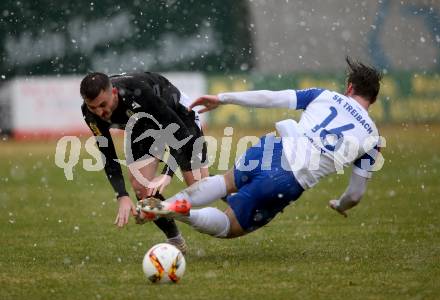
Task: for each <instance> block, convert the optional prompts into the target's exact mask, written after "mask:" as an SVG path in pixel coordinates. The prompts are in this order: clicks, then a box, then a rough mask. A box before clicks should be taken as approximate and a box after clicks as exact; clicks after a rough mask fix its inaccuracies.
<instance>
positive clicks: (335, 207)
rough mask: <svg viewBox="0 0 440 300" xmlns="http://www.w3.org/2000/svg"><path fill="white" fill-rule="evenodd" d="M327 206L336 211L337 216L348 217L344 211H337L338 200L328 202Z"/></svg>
mask: <svg viewBox="0 0 440 300" xmlns="http://www.w3.org/2000/svg"><path fill="white" fill-rule="evenodd" d="M328 206H330V208H331V209H333V210H335V211H337V212H338V213H339V214H341V215H343V216H344V217H348V215H347V213H346V212H345V211H343V210H340V209H339V201H338V200H330V201H329V202H328Z"/></svg>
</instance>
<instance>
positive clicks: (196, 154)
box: [126, 105, 208, 171]
mask: <svg viewBox="0 0 440 300" xmlns="http://www.w3.org/2000/svg"><path fill="white" fill-rule="evenodd" d="M176 113H177V115H178V116H179V118H180V119H181V120H182V121H183V123H184V124H185V126H186V129H187V130H188V131H189V133H190V135H191V136H192V137H191V139H190V140H189V141H188V142H187V143H186V144H185V146H184V147H181V148H180V149H174V148H173V147H171V146H170V145H167V146H168V149H169V152H170V155H171V157H172V158H174V159H175V162H176V163H177V165H178V166H179V168H180V169H181V170H182V171H191V170H197V169H200V168H201V167H203V166H206V165H207V164H208V160H207V146H206V142H205V140H204V138H203V131H202V129H201V128H200V127H199V125H198V124H199V120H198V115H196V113H195V112H194V111H190V112H188V111H187V109H186V108H185V107H184V106H183V105H179V107H178V108H177V111H176ZM146 122H147V123H146ZM148 129H156V130H157V129H159V128H158V126H157V124H156V123H154V122H153V121H152V120H144V122H143V123H142V124H140V125H138V124H136V125H135V126H134V128H133V136H132V138H131V153H132V154H133V159H134V161H137V160H141V159H146V158H148V157H151V156H154V157H156V158H158V159H160V160H162V159H163V157H164V155H165V149H166V148H165V147H162V146H164V145H161V147H159V149H157V148H155V149H152V146H153V145H154V142H155V141H156V140H157V137H156V138H155V137H152V136H147V137H144V138H142V139H141V140H140V141H138V142H135V141H136V137H138V136H140V135H141V134H143V133H144V132H145V131H146V130H148ZM188 146H189V147H188ZM126 149H127V148H126ZM188 150H191V151H188ZM126 154H127V153H126ZM127 160H128V163H130V160H129V159H128V158H127Z"/></svg>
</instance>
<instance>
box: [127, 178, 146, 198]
mask: <svg viewBox="0 0 440 300" xmlns="http://www.w3.org/2000/svg"><path fill="white" fill-rule="evenodd" d="M130 184H131V186H132V187H133V190H134V192H135V194H136V197H137V198H138V199H141V198H143V196H144V195H143V194H144V193H145V191H146V189H145V187H144V186H143V185H142V184H141V183H140V182H139V181H137V180H136V178H134V177H133V178H130Z"/></svg>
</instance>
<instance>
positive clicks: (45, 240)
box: [0, 125, 440, 299]
mask: <svg viewBox="0 0 440 300" xmlns="http://www.w3.org/2000/svg"><path fill="white" fill-rule="evenodd" d="M219 132H221V131H219ZM207 133H208V134H210V131H209V130H208V131H207ZM246 133H247V131H246V130H243V131H240V133H237V132H236V133H235V134H234V135H235V136H239V135H244V134H246ZM259 133H262V132H259ZM381 133H382V135H383V136H385V137H386V139H387V145H386V148H384V149H383V155H384V157H385V159H386V163H385V165H384V168H383V169H382V170H381V171H380V172H379V173H377V174H375V176H374V178H373V180H372V181H371V182H370V183H369V187H368V191H367V193H366V195H365V196H364V198H363V199H362V201H361V204H360V205H359V206H357V207H356V208H354V209H353V210H352V211H350V212H349V218H347V219H344V218H343V217H341V216H340V215H337V214H336V213H334V212H333V211H331V210H330V209H328V208H327V207H326V206H327V202H328V200H329V199H332V198H335V197H338V196H339V195H340V194H341V193H342V192H343V190H344V188H345V185H346V184H347V175H348V174H346V175H342V176H341V175H333V176H331V177H329V178H327V179H326V180H324V181H323V182H321V183H320V184H319V185H318V186H317V187H315V188H314V189H313V190H310V191H307V192H306V193H304V194H303V196H302V197H301V198H300V199H299V200H298V201H297V202H296V203H295V204H293V205H291V206H289V207H288V208H287V209H286V210H285V211H284V213H282V214H280V215H279V216H278V217H277V218H276V219H275V220H273V221H272V222H271V223H270V224H269V225H268V226H266V227H264V228H262V229H260V230H258V231H257V232H254V233H252V234H249V235H248V236H245V237H241V238H238V239H234V240H220V239H215V238H211V237H209V236H205V235H202V234H200V233H197V232H195V231H193V230H191V228H189V227H188V226H186V225H181V226H180V228H181V229H182V231H183V233H184V235H185V237H186V239H187V241H188V243H189V246H190V252H189V254H188V255H187V256H186V260H187V269H186V274H185V276H184V278H183V279H182V281H181V282H180V283H178V284H176V285H166V286H164V285H161V286H159V285H152V284H150V283H149V282H147V280H146V279H145V278H144V277H143V273H142V270H141V262H142V258H143V255H144V253H145V252H146V251H147V250H148V249H149V248H150V247H151V246H152V245H154V244H156V243H160V242H162V241H164V237H163V236H162V234H161V233H160V232H159V231H158V229H156V228H155V226H153V225H151V224H146V225H143V226H139V225H135V224H134V222H133V221H132V222H131V223H130V224H129V226H128V227H127V228H124V229H122V230H121V229H117V228H116V227H115V226H114V225H112V224H113V221H114V218H115V214H116V203H115V201H114V199H113V197H114V196H113V192H112V189H111V187H110V185H109V184H108V182H107V181H106V179H105V176H104V172H103V171H101V172H85V171H84V170H83V168H82V167H81V165H78V166H77V167H76V168H75V172H74V180H73V181H66V179H65V177H64V174H63V170H62V169H60V168H58V167H56V166H55V164H54V153H55V142H44V143H43V142H42V143H30V142H25V143H23V142H22V143H18V142H12V141H3V142H0V208H1V209H0V234H1V238H0V245H1V247H0V299H317V298H322V299H439V298H440V284H439V283H440V199H439V195H440V180H439V178H440V152H439V149H440V138H439V136H440V126H438V125H429V126H428V125H395V126H384V127H383V128H382V129H381ZM253 134H255V133H253ZM83 145H84V144H83ZM81 158H89V156H88V155H87V154H86V153H84V151H83V154H82V157H81ZM80 163H81V160H80ZM212 172H213V173H218V172H217V171H215V169H212ZM346 173H347V172H346ZM182 187H183V184H182V183H179V182H174V183H173V185H172V186H171V187H170V188H169V189H168V190H167V191H166V195H167V196H170V195H172V194H173V193H174V192H177V191H178V190H179V189H180V188H182ZM217 205H218V206H220V207H222V206H223V204H222V203H220V202H218V203H217Z"/></svg>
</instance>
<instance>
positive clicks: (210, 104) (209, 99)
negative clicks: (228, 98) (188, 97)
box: [188, 95, 220, 113]
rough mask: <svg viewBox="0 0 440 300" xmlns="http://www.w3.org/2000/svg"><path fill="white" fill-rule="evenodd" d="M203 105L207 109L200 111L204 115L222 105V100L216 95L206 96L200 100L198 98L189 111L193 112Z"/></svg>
mask: <svg viewBox="0 0 440 300" xmlns="http://www.w3.org/2000/svg"><path fill="white" fill-rule="evenodd" d="M199 105H203V106H204V107H205V108H202V109H201V110H199V113H204V112H207V111H210V110H213V109H215V108H217V107H218V106H219V105H220V100H219V99H218V96H215V95H204V96H202V97H200V98H197V99H196V100H195V101H194V102H193V103H192V104H191V105H190V106H189V108H188V110H192V109H193V108H194V107H196V106H199Z"/></svg>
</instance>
